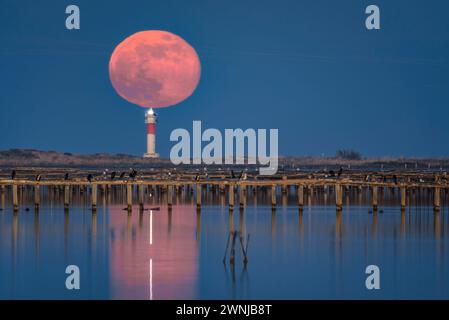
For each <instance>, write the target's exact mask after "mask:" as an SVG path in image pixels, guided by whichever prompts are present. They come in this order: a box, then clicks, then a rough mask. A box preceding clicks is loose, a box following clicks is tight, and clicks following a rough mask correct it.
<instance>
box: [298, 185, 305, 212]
mask: <svg viewBox="0 0 449 320" xmlns="http://www.w3.org/2000/svg"><path fill="white" fill-rule="evenodd" d="M298 206H299V207H300V208H302V207H303V206H304V185H302V184H300V185H299V186H298Z"/></svg>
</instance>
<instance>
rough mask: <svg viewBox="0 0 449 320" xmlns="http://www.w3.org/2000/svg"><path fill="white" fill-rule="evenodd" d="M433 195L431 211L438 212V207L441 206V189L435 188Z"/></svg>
mask: <svg viewBox="0 0 449 320" xmlns="http://www.w3.org/2000/svg"><path fill="white" fill-rule="evenodd" d="M434 192H435V194H434V196H433V209H434V210H435V211H439V210H440V206H441V189H440V187H438V186H437V187H435V191H434Z"/></svg>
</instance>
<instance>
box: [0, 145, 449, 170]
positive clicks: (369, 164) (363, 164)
mask: <svg viewBox="0 0 449 320" xmlns="http://www.w3.org/2000/svg"><path fill="white" fill-rule="evenodd" d="M33 167H42V168H45V167H48V168H130V167H134V168H174V167H177V168H181V169H186V170H188V169H195V168H204V167H207V168H210V169H214V168H215V169H226V168H228V169H229V168H243V167H245V168H249V169H251V167H255V166H254V165H204V164H202V165H182V166H175V165H173V164H172V163H171V162H170V159H164V158H159V159H151V158H150V159H149V158H143V157H138V156H133V155H127V154H107V153H96V154H74V153H62V152H56V151H40V150H34V149H10V150H5V151H0V168H3V169H8V168H33ZM339 167H343V168H345V169H347V168H349V169H354V170H404V169H407V170H419V171H421V170H431V171H447V170H448V169H449V158H448V157H441V158H393V157H380V158H363V159H360V160H351V159H345V158H338V157H304V156H303V157H279V170H281V171H283V170H288V171H300V170H331V169H334V168H339Z"/></svg>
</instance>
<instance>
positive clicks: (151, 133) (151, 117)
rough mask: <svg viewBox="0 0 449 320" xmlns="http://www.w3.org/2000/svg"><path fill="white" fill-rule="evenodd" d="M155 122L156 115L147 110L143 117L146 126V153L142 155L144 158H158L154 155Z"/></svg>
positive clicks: (157, 155)
mask: <svg viewBox="0 0 449 320" xmlns="http://www.w3.org/2000/svg"><path fill="white" fill-rule="evenodd" d="M156 122H157V114H156V113H155V112H154V111H153V109H150V110H148V112H147V113H146V115H145V123H146V124H147V153H145V154H144V155H143V157H144V158H159V154H157V153H156Z"/></svg>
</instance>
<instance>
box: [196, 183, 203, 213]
mask: <svg viewBox="0 0 449 320" xmlns="http://www.w3.org/2000/svg"><path fill="white" fill-rule="evenodd" d="M201 189H202V188H201V184H199V183H198V184H197V185H196V208H197V209H200V208H201Z"/></svg>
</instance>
